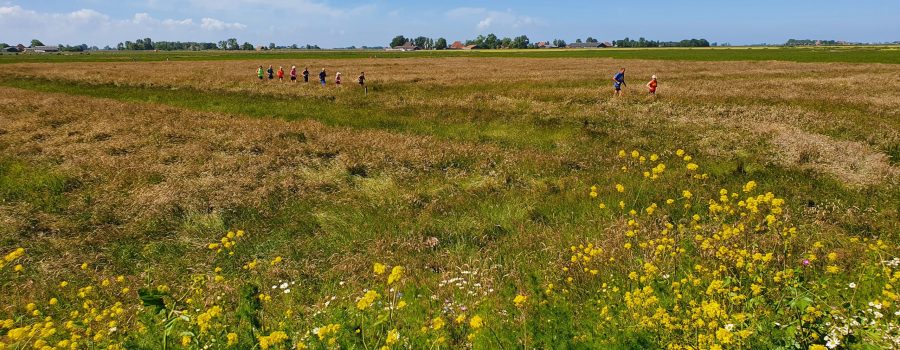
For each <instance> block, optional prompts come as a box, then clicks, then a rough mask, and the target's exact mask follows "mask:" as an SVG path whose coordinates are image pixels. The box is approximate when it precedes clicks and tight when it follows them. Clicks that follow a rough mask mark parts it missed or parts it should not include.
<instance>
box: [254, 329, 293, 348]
mask: <svg viewBox="0 0 900 350" xmlns="http://www.w3.org/2000/svg"><path fill="white" fill-rule="evenodd" d="M258 340H259V348H260V349H263V350H265V349H268V348H271V347H273V346H278V345H281V344H282V343H284V341H285V340H288V335H287V333H285V332H283V331H275V332H272V333H269V335H266V336H259V337H258Z"/></svg>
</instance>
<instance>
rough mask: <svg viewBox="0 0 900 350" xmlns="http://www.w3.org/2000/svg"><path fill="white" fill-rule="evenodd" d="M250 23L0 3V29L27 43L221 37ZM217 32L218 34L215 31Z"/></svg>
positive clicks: (7, 36) (12, 38) (13, 38)
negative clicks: (42, 9) (121, 15)
mask: <svg viewBox="0 0 900 350" xmlns="http://www.w3.org/2000/svg"><path fill="white" fill-rule="evenodd" d="M246 28H247V26H246V25H244V24H242V23H232V22H225V21H222V20H219V19H215V18H211V17H205V18H202V19H201V20H200V22H199V23H198V22H195V21H194V20H193V19H191V18H184V19H171V18H169V19H157V18H154V17H153V16H151V15H150V14H148V13H136V14H134V16H132V17H131V18H125V19H114V18H111V17H110V16H108V15H106V14H103V13H100V12H97V11H95V10H92V9H81V10H77V11H73V12H68V13H54V12H38V11H34V10H29V9H26V8H23V7H21V6H18V5H13V6H0V33H4V37H5V39H7V40H17V41H16V42H23V43H27V42H28V41H30V40H31V39H32V38H38V39H41V40H42V41H44V43H47V44H51V43H54V44H55V43H64V44H76V43H89V44H96V45H99V46H103V45H107V44H109V45H112V44H114V43H116V42H120V41H125V40H134V39H135V38H139V37H140V38H144V37H151V38H154V39H156V40H192V41H193V40H213V39H216V40H221V36H223V35H222V32H223V31H228V32H229V34H227V35H231V34H233V32H234V31H241V30H244V29H246ZM216 33H218V34H216Z"/></svg>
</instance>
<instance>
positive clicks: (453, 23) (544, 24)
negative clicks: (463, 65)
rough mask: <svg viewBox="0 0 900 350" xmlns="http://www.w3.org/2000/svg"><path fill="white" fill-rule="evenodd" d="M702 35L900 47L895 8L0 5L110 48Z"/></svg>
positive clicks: (499, 2) (3, 37)
mask: <svg viewBox="0 0 900 350" xmlns="http://www.w3.org/2000/svg"><path fill="white" fill-rule="evenodd" d="M488 33H496V34H497V35H498V36H501V37H502V36H510V37H512V36H515V35H520V34H525V35H528V37H529V38H531V40H532V41H539V40H552V39H556V38H561V39H564V40H566V41H569V42H571V41H574V40H575V39H576V38H585V37H587V36H593V37H595V38H597V39H601V40H604V41H611V40H614V39H621V38H623V37H626V36H628V37H631V38H638V37H641V36H643V37H646V38H648V39H655V40H680V39H685V38H706V39H708V40H709V41H711V42H729V43H732V44H754V43H762V42H768V43H781V42H784V41H785V40H787V39H789V38H797V39H801V38H803V39H805V38H810V39H835V40H847V41H863V42H883V41H896V40H900V1H896V0H855V1H846V0H844V1H836V0H819V1H813V0H781V1H775V0H756V1H725V0H719V1H708V0H696V1H679V0H644V1H628V0H620V1H607V0H578V1H553V2H551V1H531V0H521V1H507V0H495V1H484V0H483V1H474V0H472V1H440V2H437V1H413V0H394V1H388V0H347V1H328V0H281V1H278V0H181V1H175V0H116V1H113V0H18V1H14V0H13V1H11V0H0V42H6V43H10V44H15V43H20V42H21V43H26V44H27V43H28V42H29V41H30V40H31V39H32V38H38V39H41V40H42V41H44V42H45V43H46V44H56V43H66V44H78V43H87V44H89V45H98V46H101V47H102V46H104V45H111V46H115V44H116V43H118V42H121V41H125V40H134V39H135V38H139V37H141V38H143V37H150V38H152V39H154V40H172V41H175V40H181V41H189V40H190V41H218V40H222V39H226V38H229V37H235V38H237V39H238V40H239V41H241V42H244V41H249V42H251V43H253V44H268V43H269V42H275V43H277V44H284V45H289V44H293V43H296V44H301V45H303V44H307V43H310V44H318V45H320V46H323V47H342V46H350V45H356V46H362V45H368V46H378V45H386V44H387V42H388V41H389V40H390V39H391V38H392V37H393V36H394V35H397V34H403V35H407V36H418V35H425V36H430V37H435V38H437V37H445V38H447V39H448V40H449V41H451V42H452V41H453V40H461V39H465V38H473V37H475V36H477V35H479V34H488Z"/></svg>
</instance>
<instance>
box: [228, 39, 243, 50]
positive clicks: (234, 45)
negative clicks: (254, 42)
mask: <svg viewBox="0 0 900 350" xmlns="http://www.w3.org/2000/svg"><path fill="white" fill-rule="evenodd" d="M240 48H241V47H240V45H239V44H238V41H237V39H235V38H229V39H228V49H229V50H238V49H240Z"/></svg>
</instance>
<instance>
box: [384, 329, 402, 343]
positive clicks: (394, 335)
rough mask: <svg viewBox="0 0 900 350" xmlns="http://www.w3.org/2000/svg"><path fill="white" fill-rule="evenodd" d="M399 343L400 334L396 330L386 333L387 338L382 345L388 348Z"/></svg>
mask: <svg viewBox="0 0 900 350" xmlns="http://www.w3.org/2000/svg"><path fill="white" fill-rule="evenodd" d="M398 341H400V332H399V331H397V329H396V328H394V329H392V330H390V331H388V334H387V337H386V338H385V339H384V343H385V344H387V345H388V346H390V345H394V344H397V342H398Z"/></svg>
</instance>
